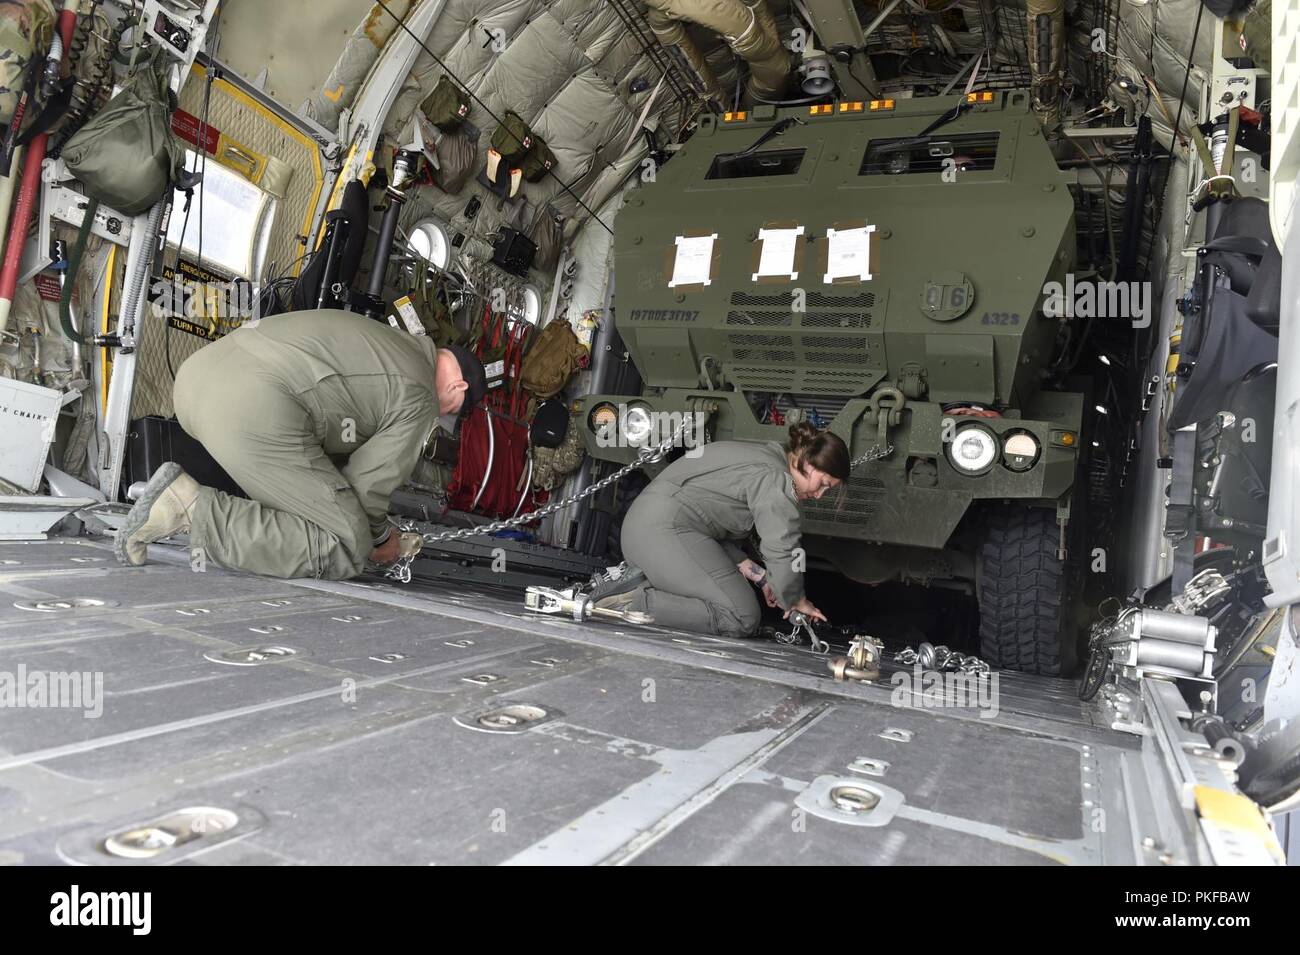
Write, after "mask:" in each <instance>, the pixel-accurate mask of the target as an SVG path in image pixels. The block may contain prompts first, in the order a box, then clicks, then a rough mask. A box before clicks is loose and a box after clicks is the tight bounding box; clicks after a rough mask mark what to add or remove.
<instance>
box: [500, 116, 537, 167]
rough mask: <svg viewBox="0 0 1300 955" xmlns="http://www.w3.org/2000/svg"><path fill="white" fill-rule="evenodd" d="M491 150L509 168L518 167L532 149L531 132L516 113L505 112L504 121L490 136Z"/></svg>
mask: <svg viewBox="0 0 1300 955" xmlns="http://www.w3.org/2000/svg"><path fill="white" fill-rule="evenodd" d="M492 148H493V149H495V150H496V151H497V152H498V153H499V154H500V155H501V158H502V159H503V160H505V161H506V163H507V164H509V165H511V166H518V165H519V164H520V162H521V161H522V160H523V158H524V157H525V156H527V155H528V152H529V150H531V149H532V148H533V131H532V130H531V129H529V128H528V124H527V123H525V122H524V121H523V120H522V119H521V118H520V116H519V114H518V113H516V112H514V111H513V110H509V109H508V110H506V115H505V119H504V120H502V122H501V125H500V126H498V127H497V130H496V132H495V133H493V134H492Z"/></svg>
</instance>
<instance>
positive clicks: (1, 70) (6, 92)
mask: <svg viewBox="0 0 1300 955" xmlns="http://www.w3.org/2000/svg"><path fill="white" fill-rule="evenodd" d="M53 36H54V6H53V5H52V4H51V3H50V0H19V2H17V3H5V4H0V123H7V122H9V121H10V120H11V119H13V115H14V107H16V106H17V105H18V99H19V97H21V96H22V93H23V86H24V85H25V84H26V82H27V75H28V71H29V68H31V67H32V58H33V57H37V58H40V57H43V56H44V55H45V51H46V50H48V49H49V48H50V39H51V38H52V37H53ZM15 132H17V130H15Z"/></svg>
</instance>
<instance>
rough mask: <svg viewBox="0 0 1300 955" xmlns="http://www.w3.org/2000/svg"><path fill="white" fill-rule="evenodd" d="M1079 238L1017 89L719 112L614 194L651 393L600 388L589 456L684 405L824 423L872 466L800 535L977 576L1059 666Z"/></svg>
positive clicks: (626, 290) (894, 564) (1030, 644)
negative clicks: (1067, 378)
mask: <svg viewBox="0 0 1300 955" xmlns="http://www.w3.org/2000/svg"><path fill="white" fill-rule="evenodd" d="M1074 256H1075V235H1074V203H1073V200H1072V198H1071V195H1070V192H1069V190H1068V189H1067V188H1066V185H1065V183H1064V180H1063V177H1062V175H1061V173H1060V171H1059V170H1058V168H1057V165H1056V163H1055V161H1054V159H1053V156H1052V154H1051V152H1050V150H1049V148H1048V145H1047V143H1046V142H1045V141H1044V137H1043V135H1042V130H1041V128H1040V126H1039V123H1038V121H1037V120H1036V119H1035V118H1034V116H1033V114H1032V113H1031V112H1030V109H1029V97H1028V95H1027V94H1025V93H1023V92H1010V93H1004V92H998V93H992V92H985V93H975V94H970V95H969V96H967V97H935V98H927V99H895V100H883V101H876V102H870V103H848V102H840V103H836V104H833V105H818V106H812V107H801V108H785V109H777V108H776V107H772V106H762V107H759V108H756V109H754V110H752V111H749V112H740V113H728V114H726V115H725V116H721V117H707V116H706V117H704V118H703V119H702V120H701V121H700V123H699V129H698V131H697V132H696V133H695V135H694V136H693V137H692V138H691V139H690V140H689V141H687V142H686V144H685V145H684V146H683V147H682V149H681V151H680V152H679V153H678V154H677V155H676V156H675V157H674V158H673V159H672V160H671V161H670V162H668V163H667V164H666V165H665V166H664V167H663V168H662V169H661V170H659V172H658V175H657V176H656V177H655V181H652V182H648V183H645V184H643V187H642V188H640V189H638V190H636V191H635V192H634V193H633V195H632V197H631V198H630V200H629V202H628V205H627V206H626V207H625V208H624V209H623V210H622V211H621V213H620V214H619V217H618V220H617V227H616V265H615V283H616V289H617V299H616V324H617V328H618V331H619V333H620V334H621V336H622V338H623V340H624V342H625V343H626V347H627V351H628V353H629V355H630V357H631V360H632V361H633V362H634V363H635V365H636V367H637V369H638V371H639V372H640V375H641V378H642V380H643V382H644V388H643V393H642V394H641V395H639V396H636V397H630V396H617V395H592V396H588V397H587V398H585V399H584V406H583V410H584V412H585V414H586V421H587V423H588V428H587V429H586V434H585V440H586V442H587V448H588V451H589V452H590V453H591V454H592V455H593V456H595V457H596V458H599V459H604V460H607V461H611V462H626V461H629V460H631V459H632V458H633V457H635V455H636V448H637V445H638V444H642V443H644V442H645V441H646V440H649V439H651V438H653V437H656V436H659V435H661V434H662V433H664V427H663V426H662V424H661V423H662V422H667V421H675V420H677V419H678V417H679V416H680V415H681V414H683V413H686V412H696V413H698V414H699V415H700V417H701V419H703V420H707V435H708V440H720V439H740V440H753V441H766V440H779V439H781V438H782V437H783V436H784V434H785V427H786V426H788V425H789V424H790V423H791V422H792V421H794V420H796V419H799V418H803V419H807V420H811V421H813V423H815V424H817V425H819V426H822V427H829V428H831V429H832V430H834V431H835V432H836V433H838V434H839V435H841V436H842V437H843V438H844V439H845V440H846V441H847V442H848V443H849V445H850V449H851V451H852V453H853V455H854V459H855V462H857V463H855V466H854V470H853V474H852V478H851V480H850V481H849V482H847V486H846V487H845V488H844V489H843V491H842V492H841V493H840V494H838V495H827V496H826V497H824V498H823V499H822V500H820V501H813V502H808V503H806V504H805V505H804V531H805V543H806V545H807V548H808V551H809V553H810V555H811V556H812V557H814V558H818V557H820V558H822V559H825V560H828V561H830V562H832V563H833V564H834V565H835V566H836V567H837V568H838V569H839V570H841V571H842V572H843V573H845V574H846V575H848V576H850V577H852V578H854V579H856V580H860V581H865V582H880V581H884V580H887V579H891V578H902V579H905V580H912V581H920V582H923V583H927V584H933V583H943V584H945V585H947V586H953V585H954V584H955V585H957V586H959V587H961V586H964V587H967V588H969V589H970V590H971V592H972V593H974V594H975V596H976V598H977V599H978V601H979V604H980V618H981V642H982V650H983V652H984V653H985V654H986V655H987V656H988V657H989V658H990V659H991V660H992V661H993V662H994V663H995V664H996V665H1000V666H1004V667H1016V668H1021V669H1026V670H1032V671H1036V672H1044V673H1057V672H1060V671H1061V669H1062V668H1063V666H1065V665H1067V664H1068V657H1069V651H1070V644H1071V643H1072V640H1071V639H1070V637H1071V636H1072V632H1071V628H1070V625H1069V620H1068V617H1069V611H1068V604H1069V599H1068V598H1069V593H1068V592H1069V590H1070V587H1071V585H1070V583H1069V580H1068V575H1069V560H1068V557H1069V551H1070V550H1071V548H1073V549H1074V550H1077V549H1078V543H1077V541H1073V542H1072V538H1071V536H1070V534H1069V533H1068V525H1069V523H1070V518H1071V515H1072V508H1074V503H1073V491H1074V488H1075V482H1076V474H1077V472H1078V470H1079V467H1078V458H1079V453H1080V447H1081V444H1082V443H1083V441H1084V440H1085V437H1084V436H1083V435H1081V433H1080V432H1081V428H1082V427H1083V419H1084V400H1083V395H1082V394H1079V393H1070V392H1065V391H1062V390H1057V388H1056V386H1055V385H1054V383H1053V382H1052V373H1053V365H1054V363H1055V362H1056V360H1057V357H1058V352H1059V351H1060V343H1061V342H1062V341H1063V339H1064V338H1065V337H1066V336H1065V335H1064V334H1063V329H1064V323H1065V321H1066V320H1064V319H1060V318H1055V317H1049V316H1047V315H1045V314H1044V303H1045V299H1046V293H1045V287H1047V288H1050V286H1048V283H1052V282H1059V283H1062V285H1064V284H1065V283H1066V282H1067V278H1066V277H1067V275H1068V274H1069V273H1070V272H1071V269H1072V266H1073V263H1074ZM1049 311H1050V309H1049ZM655 424H660V427H657V428H656V427H654V425H655ZM862 458H865V459H866V460H859V459H862ZM1074 516H1075V517H1076V518H1077V517H1078V514H1077V511H1076V512H1075V514H1074ZM1067 544H1070V546H1069V547H1067Z"/></svg>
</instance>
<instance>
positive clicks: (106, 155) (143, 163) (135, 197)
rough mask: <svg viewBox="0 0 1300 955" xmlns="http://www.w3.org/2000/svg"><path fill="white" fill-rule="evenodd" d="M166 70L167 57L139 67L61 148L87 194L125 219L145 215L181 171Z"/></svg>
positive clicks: (180, 149) (182, 151) (182, 163)
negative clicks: (172, 126)
mask: <svg viewBox="0 0 1300 955" xmlns="http://www.w3.org/2000/svg"><path fill="white" fill-rule="evenodd" d="M168 72H169V70H168V67H167V58H166V57H162V56H155V57H154V59H153V60H152V61H151V62H146V63H141V64H140V65H139V67H138V69H137V70H136V72H135V75H134V76H130V77H128V78H127V79H126V81H125V82H124V83H123V84H122V89H121V90H120V91H119V92H118V94H117V95H116V96H114V97H113V98H112V99H111V100H109V101H108V104H107V105H106V106H105V107H104V108H103V109H101V110H100V111H99V112H98V113H96V114H95V115H94V117H92V118H91V120H90V122H88V123H86V125H85V126H82V127H81V129H80V130H78V131H77V133H76V134H75V135H74V136H73V137H72V138H71V139H69V140H68V142H67V144H66V145H65V146H64V147H63V161H64V163H65V164H66V165H67V167H68V171H69V172H70V173H72V175H74V176H75V177H76V178H77V179H79V180H81V184H82V186H83V187H84V188H85V190H86V194H87V195H89V196H90V197H91V198H93V199H98V200H99V201H100V202H102V203H104V204H105V205H107V206H110V207H112V208H113V209H116V210H117V211H118V212H121V213H123V214H124V215H128V216H137V215H140V214H141V213H143V212H147V211H148V210H149V208H150V207H151V206H152V205H153V204H154V203H156V202H157V201H158V200H159V199H161V198H162V197H163V196H164V195H166V194H167V190H168V189H170V188H171V186H172V184H173V183H174V182H177V181H179V180H180V179H181V178H182V173H183V172H184V169H185V149H184V148H183V147H182V146H181V144H180V141H179V140H178V139H177V138H176V136H175V134H173V133H172V128H171V114H172V110H173V109H174V108H175V106H174V101H173V94H172V92H171V88H170V84H169V82H168Z"/></svg>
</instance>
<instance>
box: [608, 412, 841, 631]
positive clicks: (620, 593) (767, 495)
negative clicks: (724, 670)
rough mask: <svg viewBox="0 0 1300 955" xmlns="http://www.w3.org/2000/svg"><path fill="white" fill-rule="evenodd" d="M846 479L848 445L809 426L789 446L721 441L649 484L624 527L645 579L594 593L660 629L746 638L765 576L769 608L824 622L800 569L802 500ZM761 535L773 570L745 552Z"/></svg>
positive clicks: (632, 559)
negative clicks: (750, 541)
mask: <svg viewBox="0 0 1300 955" xmlns="http://www.w3.org/2000/svg"><path fill="white" fill-rule="evenodd" d="M848 476H849V449H848V448H847V447H846V446H845V444H844V441H843V440H842V439H840V437H839V436H837V435H834V434H831V433H830V432H829V431H825V432H818V431H817V429H816V428H814V427H813V426H812V425H810V424H807V423H803V424H798V425H795V426H794V427H792V428H791V429H790V440H789V443H788V444H787V445H786V446H785V447H782V446H781V445H780V444H778V443H776V442H770V443H767V444H756V443H751V442H743V441H719V442H716V443H714V444H709V445H705V446H704V448H703V449H702V450H701V451H700V452H699V453H698V454H696V455H695V456H694V457H692V456H689V455H687V456H684V457H681V458H679V459H678V460H676V461H674V462H673V463H672V464H671V465H669V466H668V467H667V468H665V469H664V470H663V472H662V473H661V474H660V475H659V476H658V477H656V478H655V479H654V480H653V481H651V482H650V484H649V486H648V487H647V488H646V489H645V490H644V491H642V492H641V495H640V496H639V497H638V498H637V499H636V500H635V501H634V502H633V503H632V507H631V508H630V509H629V510H628V513H627V516H626V517H625V518H624V520H623V533H622V544H623V556H624V557H625V558H626V560H627V563H628V565H629V568H635V570H639V571H640V572H641V573H640V574H638V573H636V572H635V571H633V572H632V573H629V574H627V575H625V576H624V577H623V578H622V581H620V584H619V585H616V586H611V587H608V588H607V590H606V593H605V594H600V593H599V592H596V593H593V595H592V596H593V597H595V598H596V606H600V607H609V608H611V609H619V610H641V611H644V612H648V613H650V614H652V615H653V616H654V619H655V623H656V624H657V625H659V626H662V627H672V628H675V629H681V630H691V631H694V632H697V633H711V634H717V635H719V636H731V637H749V636H753V634H754V633H755V631H757V630H758V624H759V619H760V610H759V606H758V600H757V598H756V597H755V594H754V590H753V588H752V587H751V586H750V583H749V582H748V581H753V582H755V583H757V582H758V581H760V580H762V578H763V576H764V574H766V578H767V582H766V584H765V585H764V587H763V595H764V597H765V599H766V600H767V604H768V606H769V607H775V606H780V607H781V608H782V609H783V610H785V611H786V616H789V614H790V611H793V610H797V611H800V612H801V613H804V614H807V615H808V616H809V617H811V618H813V619H816V620H822V621H824V620H825V619H826V618H825V616H823V614H822V613H821V611H820V610H818V609H817V608H816V607H814V606H813V605H812V603H810V602H809V600H808V598H807V597H806V596H805V595H804V589H803V573H802V571H801V570H797V569H796V559H795V558H796V555H795V551H796V550H797V549H798V548H799V529H800V528H799V523H800V522H799V507H798V502H799V501H806V500H815V499H817V498H820V497H821V496H822V495H823V494H825V493H826V492H827V491H828V490H830V489H832V488H834V487H838V486H839V485H840V484H841V483H843V481H844V480H845V479H846V478H847V477H848ZM754 530H757V531H758V536H759V540H760V551H761V552H762V555H763V560H764V563H765V564H766V565H767V566H766V571H764V569H763V567H761V566H758V565H757V564H755V563H754V562H753V561H752V560H749V559H748V558H747V557H746V556H745V553H744V551H743V550H741V548H740V542H742V541H744V540H745V539H746V538H748V537H749V535H750V532H751V531H754ZM799 566H802V561H800V562H799ZM641 574H644V577H642V576H641ZM633 584H638V586H636V588H635V589H632V590H629V589H628V587H629V586H631V585H633Z"/></svg>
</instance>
